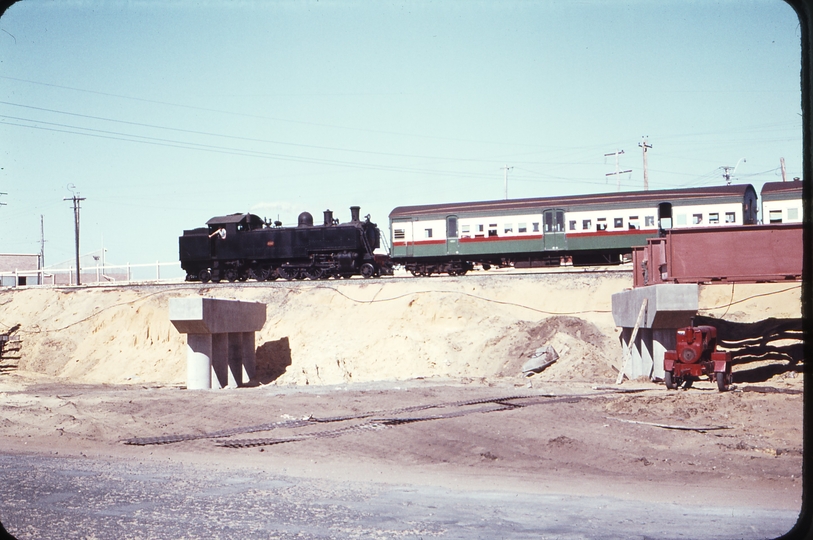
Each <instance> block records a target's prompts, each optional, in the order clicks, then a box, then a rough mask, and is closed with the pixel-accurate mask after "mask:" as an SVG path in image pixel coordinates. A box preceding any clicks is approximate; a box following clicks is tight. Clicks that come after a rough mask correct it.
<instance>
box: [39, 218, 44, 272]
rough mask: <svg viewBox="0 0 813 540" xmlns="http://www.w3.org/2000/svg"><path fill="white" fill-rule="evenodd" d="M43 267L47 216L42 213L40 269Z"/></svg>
mask: <svg viewBox="0 0 813 540" xmlns="http://www.w3.org/2000/svg"><path fill="white" fill-rule="evenodd" d="M42 268H45V218H44V217H43V215H42V214H40V269H42ZM40 285H42V284H41V283H40Z"/></svg>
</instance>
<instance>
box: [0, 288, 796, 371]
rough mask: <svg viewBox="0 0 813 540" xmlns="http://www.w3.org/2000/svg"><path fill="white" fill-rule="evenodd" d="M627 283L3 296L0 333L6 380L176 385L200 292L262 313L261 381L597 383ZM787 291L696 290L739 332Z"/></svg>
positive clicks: (786, 305) (608, 358) (611, 355)
mask: <svg viewBox="0 0 813 540" xmlns="http://www.w3.org/2000/svg"><path fill="white" fill-rule="evenodd" d="M630 285H631V278H630V275H629V273H624V272H622V273H618V272H610V273H605V274H594V273H582V274H555V273H553V274H547V273H540V274H533V275H523V276H517V275H469V276H466V277H464V278H429V279H415V278H413V279H380V280H370V281H366V280H360V279H358V280H357V279H353V280H349V281H332V280H331V281H326V282H297V283H287V282H284V283H280V282H275V283H269V284H266V285H264V286H262V287H239V286H231V285H227V284H221V285H217V286H200V287H196V288H189V287H188V286H178V287H163V288H157V287H146V286H145V287H142V288H135V289H133V288H127V289H124V288H96V287H87V288H81V289H52V288H30V289H17V290H12V289H6V290H3V291H2V292H0V329H4V328H7V327H10V326H12V325H14V324H20V325H21V329H20V331H19V333H18V334H19V335H20V336H21V337H22V339H23V344H22V345H23V346H22V349H21V357H20V359H19V360H17V361H16V364H17V367H16V369H19V370H23V371H28V372H34V373H41V374H46V375H51V376H57V377H62V378H65V379H67V380H70V381H74V382H90V383H102V382H104V383H133V382H138V383H155V384H184V380H185V345H184V340H185V338H184V337H183V336H182V335H181V334H179V333H178V332H176V331H175V329H174V327H173V326H172V325H171V323H170V322H169V319H168V303H169V299H170V298H172V297H181V296H188V295H203V296H207V297H217V298H229V299H239V300H246V301H256V302H264V303H266V304H267V306H268V307H267V321H266V324H265V327H264V328H263V329H262V331H260V332H259V333H258V335H257V346H258V364H259V365H258V367H259V370H260V376H261V378H262V380H263V382H270V381H272V380H273V381H274V382H275V383H276V384H340V383H346V382H365V381H374V380H402V379H409V378H415V377H436V378H439V379H442V378H453V379H457V380H460V379H485V380H491V379H495V378H501V377H518V376H519V370H520V366H521V365H522V363H523V362H524V360H525V358H523V355H526V354H528V353H531V352H533V351H534V350H535V349H536V348H537V347H540V346H542V345H544V344H546V343H551V344H553V346H554V347H555V348H556V349H557V350H558V351H560V354H561V358H560V360H559V361H558V362H557V363H556V364H554V365H553V366H551V367H550V368H548V369H547V370H546V371H545V372H544V373H542V374H541V375H539V376H537V377H539V378H542V379H546V380H578V381H585V382H594V383H607V382H610V381H611V380H613V379H614V378H615V372H614V371H613V369H612V368H611V367H610V364H611V362H618V359H619V358H620V348H619V346H618V340H617V336H618V332H617V329H616V328H615V325H614V323H613V319H612V314H611V296H612V294H613V293H615V292H618V291H621V290H624V289H625V288H627V287H629V286H630ZM796 285H798V284H795V285H794V284H781V285H766V284H763V285H737V286H736V287H733V288H732V286H731V285H717V286H708V287H703V288H702V291H701V308H704V313H707V314H711V315H713V316H721V315H723V314H725V317H726V318H728V319H731V320H738V321H750V320H758V319H760V318H764V317H768V316H774V317H798V316H799V313H800V309H801V308H800V289H799V288H798V287H796ZM732 299H733V300H734V302H736V303H735V304H734V305H732V306H731V307H728V308H727V309H726V306H727V305H728V304H729V303H730V301H731V300H732ZM718 306H723V307H719V308H718ZM14 362H15V361H12V362H11V363H12V364H13V363H14ZM3 366H9V361H5V362H4V364H2V365H0V367H3Z"/></svg>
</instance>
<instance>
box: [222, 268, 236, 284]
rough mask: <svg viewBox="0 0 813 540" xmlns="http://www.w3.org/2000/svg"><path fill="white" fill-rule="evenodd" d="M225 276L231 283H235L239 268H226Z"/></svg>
mask: <svg viewBox="0 0 813 540" xmlns="http://www.w3.org/2000/svg"><path fill="white" fill-rule="evenodd" d="M225 277H226V281H228V282H229V283H234V282H235V281H237V270H234V269H232V268H229V269H228V270H226V275H225Z"/></svg>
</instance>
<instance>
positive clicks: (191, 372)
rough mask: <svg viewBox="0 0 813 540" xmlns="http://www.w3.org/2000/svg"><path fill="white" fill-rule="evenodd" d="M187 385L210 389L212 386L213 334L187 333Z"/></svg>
mask: <svg viewBox="0 0 813 540" xmlns="http://www.w3.org/2000/svg"><path fill="white" fill-rule="evenodd" d="M186 387H187V388H188V389H189V390H209V389H210V388H211V387H212V335H211V334H187V335H186Z"/></svg>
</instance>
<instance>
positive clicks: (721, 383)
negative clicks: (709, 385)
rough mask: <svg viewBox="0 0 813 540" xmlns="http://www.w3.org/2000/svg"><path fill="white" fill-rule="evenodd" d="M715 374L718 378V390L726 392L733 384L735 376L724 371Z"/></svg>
mask: <svg viewBox="0 0 813 540" xmlns="http://www.w3.org/2000/svg"><path fill="white" fill-rule="evenodd" d="M714 375H715V376H716V378H717V390H719V391H720V392H726V391H727V390H728V389H729V387H730V386H731V383H732V382H733V379H734V376H733V375H732V374H731V373H725V372H723V371H718V372H716V373H715V374H714Z"/></svg>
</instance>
